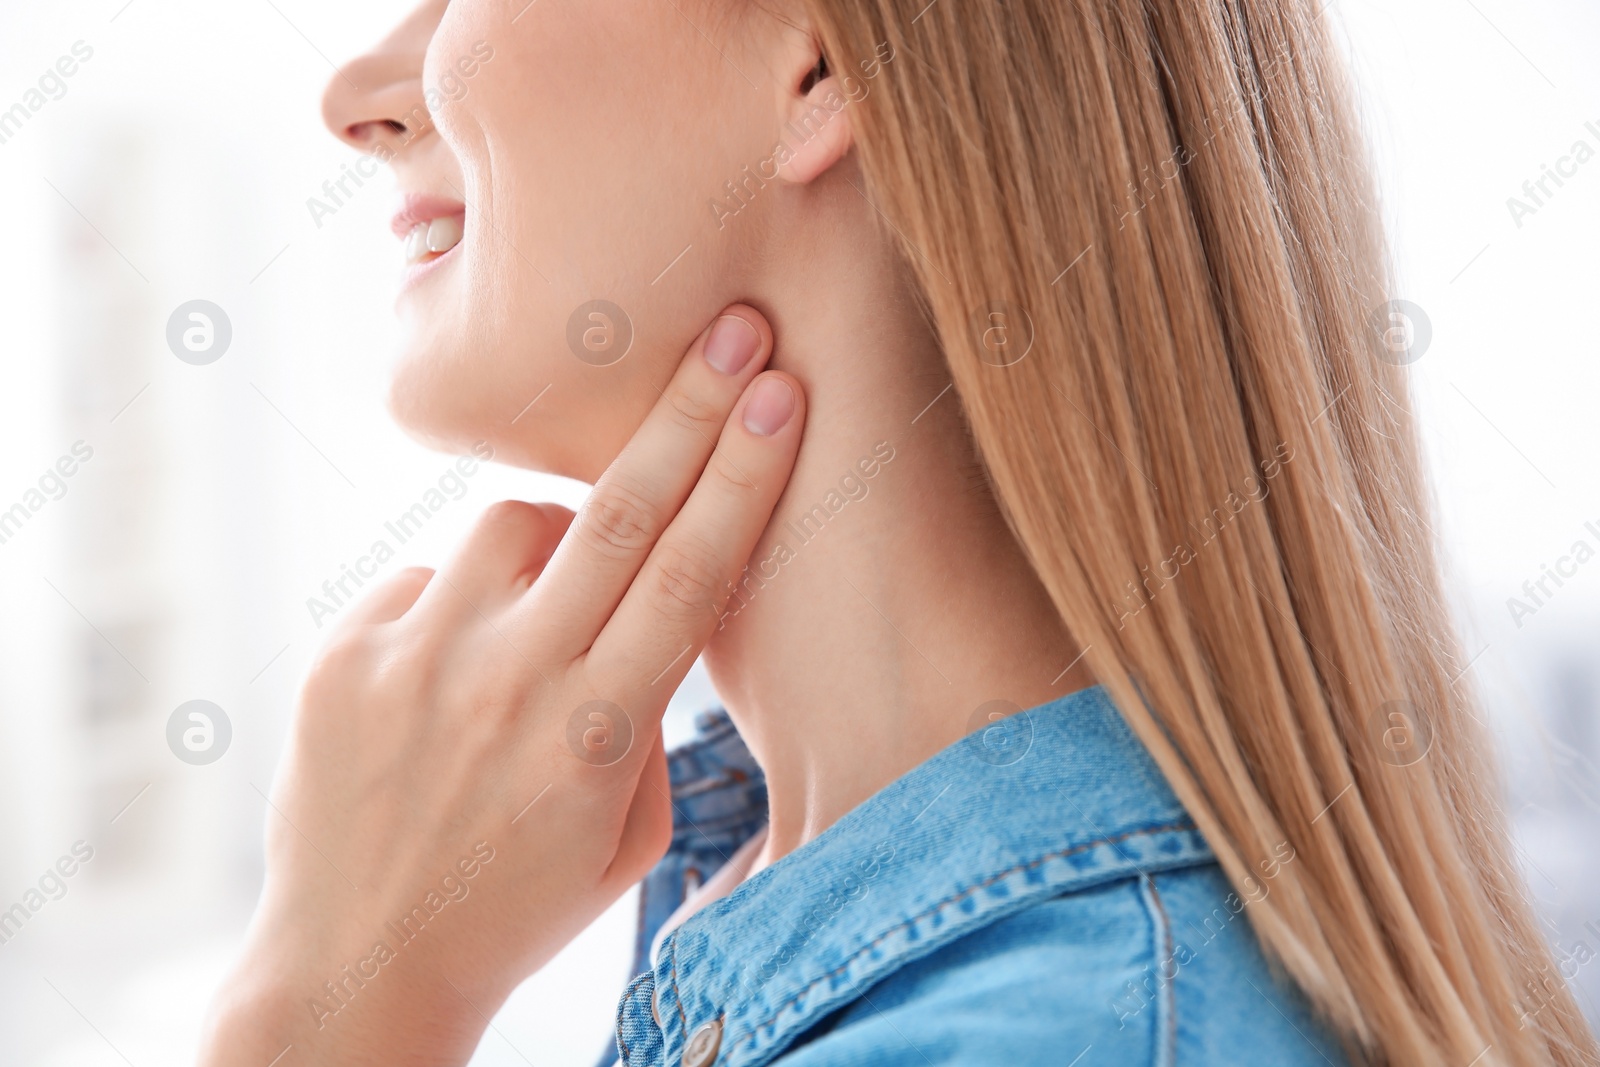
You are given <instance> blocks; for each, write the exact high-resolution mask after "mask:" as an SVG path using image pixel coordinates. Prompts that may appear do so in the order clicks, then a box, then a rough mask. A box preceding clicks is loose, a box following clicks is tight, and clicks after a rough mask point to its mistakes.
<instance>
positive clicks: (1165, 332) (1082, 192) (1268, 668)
mask: <svg viewBox="0 0 1600 1067" xmlns="http://www.w3.org/2000/svg"><path fill="white" fill-rule="evenodd" d="M810 5H811V9H812V13H813V17H814V18H815V20H816V24H817V33H818V35H819V37H820V38H821V42H822V47H823V50H824V54H825V55H826V56H827V57H828V60H829V63H830V66H831V67H832V69H834V70H838V71H853V70H856V69H867V67H866V66H861V64H870V63H871V62H872V61H873V60H874V57H876V58H877V59H879V60H882V59H883V58H884V55H885V46H887V47H888V48H892V49H893V52H892V53H889V54H892V56H893V60H892V63H890V64H888V65H887V66H886V68H885V69H886V71H887V72H888V76H886V77H878V78H876V80H875V82H874V84H873V86H872V92H871V93H870V95H868V96H866V97H864V98H863V99H861V101H860V102H859V103H857V104H854V105H852V111H851V121H852V123H853V127H854V129H855V131H856V144H857V148H856V151H857V153H858V158H859V161H860V165H861V167H862V169H863V173H864V178H865V181H866V189H865V192H866V193H867V195H868V196H869V197H870V198H871V199H872V201H873V203H874V204H875V205H876V206H877V208H878V209H879V210H880V211H881V212H882V214H883V215H884V217H885V218H887V219H888V220H889V222H890V223H891V224H892V226H893V229H894V230H895V232H896V234H897V235H898V239H900V240H902V241H903V243H904V252H905V256H906V259H907V260H908V262H909V263H910V265H911V267H912V269H913V270H914V271H915V272H916V277H917V279H918V282H919V285H920V288H921V293H922V297H923V298H924V300H925V304H926V308H927V312H928V315H929V317H930V319H931V321H932V322H933V324H934V326H935V328H936V330H937V332H938V335H939V337H940V339H941V342H942V344H943V347H944V350H945V354H946V358H947V360H948V363H949V367H950V371H951V374H952V375H953V377H954V381H955V386H956V389H957V391H958V393H959V395H960V398H961V402H962V405H963V409H964V411H965V415H966V418H967V420H968V422H969V424H970V428H971V432H972V434H973V436H974V438H975V440H976V442H977V445H978V448H979V451H980V453H981V455H982V458H983V462H984V465H985V468H986V471H987V474H988V477H989V479H990V481H991V483H992V485H993V488H994V491H995V493H996V496H997V497H998V499H999V502H1000V505H1001V508H1002V509H1003V511H1004V513H1005V515H1006V517H1007V521H1008V522H1009V523H1010V525H1011V527H1012V529H1013V530H1014V532H1015V534H1016V536H1017V537H1018V539H1019V540H1020V542H1021V544H1022V546H1023V547H1024V549H1025V551H1026V552H1027V553H1028V556H1029V558H1030V559H1031V561H1032V564H1033V567H1034V568H1035V570H1036V571H1037V573H1038V575H1039V577H1040V579H1041V580H1042V581H1043V583H1044V585H1045V587H1046V588H1047V589H1048V590H1049V592H1050V595H1051V597H1052V598H1053V600H1054V603H1055V605H1056V608H1057V609H1058V610H1059V612H1060V614H1061V617H1062V619H1063V620H1064V622H1065V624H1066V625H1067V627H1068V628H1069V630H1070V632H1071V633H1072V634H1073V636H1074V638H1075V639H1076V640H1077V642H1078V643H1079V648H1080V649H1087V652H1086V653H1085V662H1086V663H1087V664H1088V665H1089V667H1090V669H1091V670H1092V671H1093V673H1094V674H1095V676H1096V678H1097V679H1098V680H1099V681H1100V682H1101V683H1102V684H1103V685H1104V686H1105V687H1106V688H1107V690H1108V691H1109V692H1110V694H1111V695H1112V697H1113V698H1114V700H1115V701H1116V703H1117V705H1118V707H1119V708H1120V710H1121V711H1122V714H1123V715H1124V717H1125V718H1126V719H1127V721H1128V723H1129V724H1130V725H1131V727H1132V728H1133V729H1134V730H1135V731H1136V733H1137V734H1138V736H1139V737H1140V738H1141V739H1142V741H1143V742H1144V744H1145V745H1146V746H1147V747H1148V748H1149V749H1150V751H1151V752H1152V754H1153V755H1154V757H1155V759H1156V761H1157V762H1158V764H1159V765H1160V766H1161V768H1162V770H1163V771H1164V773H1165V774H1166V776H1167V778H1168V779H1169V781H1170V782H1171V783H1172V785H1173V787H1174V789H1175V790H1176V792H1177V793H1178V795H1179V797H1180V798H1181V799H1182V801H1183V802H1184V804H1185V805H1186V806H1187V807H1188V809H1189V811H1190V812H1191V814H1192V815H1193V817H1194V818H1195V820H1196V822H1197V823H1198V825H1199V826H1200V828H1201V830H1202V832H1203V833H1204V834H1205V836H1206V837H1207V839H1208V840H1209V841H1210V842H1211V845H1212V847H1213V849H1214V851H1215V852H1216V854H1217V856H1218V858H1219V860H1220V862H1221V864H1222V866H1223V867H1224V868H1225V870H1226V872H1227V874H1228V876H1229V878H1230V879H1231V881H1232V882H1233V884H1234V886H1235V887H1236V888H1237V889H1238V891H1239V893H1240V894H1241V896H1244V897H1245V898H1246V899H1248V900H1251V901H1253V903H1252V904H1251V905H1250V906H1249V907H1248V908H1247V909H1246V911H1247V914H1248V915H1249V917H1250V919H1251V922H1252V923H1253V928H1254V930H1255V931H1256V933H1257V935H1258V937H1259V938H1260V940H1261V942H1262V943H1263V945H1264V946H1265V948H1266V949H1267V951H1268V952H1269V954H1270V956H1271V957H1272V958H1274V959H1275V960H1276V961H1278V963H1279V964H1281V965H1282V967H1284V968H1285V969H1287V971H1288V972H1289V974H1290V975H1292V977H1293V979H1294V980H1295V981H1296V982H1298V983H1299V985H1300V986H1301V987H1302V988H1303V989H1304V990H1305V992H1306V993H1307V995H1308V996H1309V998H1310V1000H1311V1001H1312V1002H1313V1004H1314V1006H1315V1007H1316V1008H1317V1009H1318V1010H1319V1011H1320V1013H1321V1014H1323V1015H1324V1016H1325V1017H1326V1018H1327V1019H1328V1020H1329V1021H1330V1022H1331V1023H1332V1024H1333V1025H1334V1026H1335V1028H1336V1029H1337V1031H1338V1032H1339V1033H1341V1034H1342V1035H1343V1036H1344V1039H1345V1041H1346V1042H1347V1045H1348V1047H1349V1049H1350V1051H1351V1054H1352V1056H1353V1057H1354V1058H1355V1059H1357V1060H1358V1061H1365V1062H1373V1063H1390V1064H1404V1065H1407V1067H1409V1065H1413V1064H1435V1063H1439V1064H1452V1065H1455V1067H1466V1065H1467V1064H1469V1063H1470V1064H1475V1065H1477V1067H1486V1065H1489V1064H1518V1065H1522V1064H1594V1063H1596V1062H1600V1056H1597V1049H1596V1044H1595V1041H1594V1038H1593V1036H1592V1035H1591V1034H1590V1032H1589V1030H1588V1029H1587V1027H1586V1026H1585V1024H1584V1021H1583V1019H1582V1016H1581V1015H1580V1013H1579V1011H1578V1009H1577V1006H1576V1004H1575V1002H1574V1000H1573V998H1572V997H1571V995H1570V993H1569V991H1568V990H1567V988H1566V987H1565V985H1564V983H1563V982H1562V981H1561V980H1560V978H1559V976H1558V972H1557V970H1556V968H1555V966H1554V962H1553V959H1552V956H1551V953H1550V950H1549V947H1548V945H1547V944H1546V943H1545V941H1544V939H1543V937H1542V936H1541V934H1540V931H1539V928H1538V926H1537V924H1536V922H1535V921H1534V918H1533V909H1532V907H1531V905H1530V903H1529V901H1528V899H1527V892H1526V888H1525V886H1524V885H1523V884H1522V882H1521V880H1520V878H1519V876H1518V874H1517V872H1516V870H1515V868H1514V866H1513V864H1512V862H1511V859H1510V845H1509V841H1508V835H1507V829H1506V824H1505V819H1504V816H1503V813H1502V811H1501V810H1500V807H1499V804H1498V799H1497V795H1496V794H1497V789H1498V780H1497V778H1496V776H1495V773H1494V770H1493V767H1492V763H1491V761H1490V759H1489V758H1488V755H1487V750H1486V744H1487V738H1486V736H1485V734H1484V732H1483V731H1482V730H1480V728H1479V725H1478V717H1477V715H1476V713H1475V704H1474V701H1475V698H1474V696H1473V695H1472V692H1471V684H1470V679H1469V677H1468V676H1466V675H1465V673H1464V672H1465V670H1466V667H1467V666H1468V665H1467V664H1466V663H1465V662H1464V660H1463V657H1462V656H1461V653H1460V648H1459V645H1458V642H1457V639H1456V637H1455V635H1454V632H1453V628H1452V624H1451V622H1450V617H1449V613H1448V610H1447V607H1446V603H1445V599H1444V596H1443V595H1442V592H1441V581H1440V577H1439V570H1438V563H1437V560H1436V558H1435V546H1434V535H1433V531H1432V528H1431V527H1430V525H1429V522H1428V511H1429V500H1428V496H1427V489H1426V484H1425V482H1424V479H1423V477H1422V474H1421V467H1420V463H1419V449H1418V446H1417V443H1416V439H1415V434H1414V430H1413V425H1412V417H1411V413H1410V410H1409V402H1408V395H1407V383H1406V379H1405V373H1404V370H1403V368H1402V367H1400V366H1398V365H1397V363H1398V362H1400V358H1399V357H1397V356H1396V355H1395V354H1394V349H1393V347H1392V346H1390V345H1389V344H1388V343H1387V342H1386V340H1385V339H1383V338H1380V336H1379V334H1378V331H1377V330H1376V329H1375V328H1374V326H1373V321H1374V316H1375V315H1376V316H1377V317H1378V318H1379V319H1380V320H1383V321H1387V320H1386V319H1384V316H1383V314H1382V307H1383V305H1384V304H1385V303H1386V301H1387V300H1388V299H1389V298H1390V296H1391V295H1392V294H1391V293H1390V291H1389V277H1388V266H1387V263H1388V258H1387V252H1386V249H1385V245H1384V240H1383V235H1382V233H1381V228H1380V226H1379V224H1378V222H1377V212H1376V210H1375V207H1376V205H1375V193H1374V191H1373V181H1372V178H1371V174H1370V170H1369V167H1368V165H1367V162H1366V160H1365V158H1364V149H1363V145H1362V143H1361V139H1360V137H1359V136H1358V132H1357V127H1356V124H1355V122H1354V118H1353V106H1352V102H1351V97H1350V94H1349V91H1348V88H1347V83H1346V79H1345V75H1344V71H1343V69H1342V64H1341V62H1340V60H1339V57H1338V55H1337V53H1336V51H1335V48H1334V46H1333V44H1332V42H1331V40H1330V36H1329V33H1328V30H1327V27H1326V26H1325V25H1324V23H1323V20H1322V19H1321V17H1320V9H1321V8H1322V7H1324V6H1326V5H1325V4H1323V3H1322V2H1321V0H942V2H935V3H931V4H930V3H928V2H927V0H810ZM997 331H999V332H997ZM1002 340H1003V343H996V342H997V341H1002ZM1030 346H1031V347H1030ZM1072 651H1076V650H1072Z"/></svg>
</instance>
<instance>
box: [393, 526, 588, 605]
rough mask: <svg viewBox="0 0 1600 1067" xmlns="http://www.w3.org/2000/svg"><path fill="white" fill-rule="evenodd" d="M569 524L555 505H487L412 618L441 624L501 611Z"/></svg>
mask: <svg viewBox="0 0 1600 1067" xmlns="http://www.w3.org/2000/svg"><path fill="white" fill-rule="evenodd" d="M571 521H572V512H570V511H568V510H567V509H566V508H563V507H559V506H558V505H555V504H530V503H527V502H525V501H521V500H501V501H499V502H497V503H494V504H490V505H489V506H488V507H487V508H485V509H484V510H483V514H482V515H480V516H478V521H477V523H476V524H475V525H474V526H473V528H472V532H471V533H469V534H468V535H467V538H466V540H465V541H463V542H462V543H461V545H460V546H459V547H458V548H457V549H456V551H455V554H454V555H453V556H451V558H450V560H449V562H448V563H446V564H445V565H444V566H443V567H441V568H440V569H439V573H438V574H437V575H435V577H434V580H433V581H431V582H429V583H428V587H427V588H426V589H424V590H423V591H422V596H421V597H420V598H419V599H418V601H417V604H416V607H415V609H413V611H412V614H416V615H419V616H421V617H423V618H433V619H435V620H438V621H441V622H443V621H445V620H449V619H456V618H461V617H464V616H474V615H483V616H485V617H489V616H494V615H496V614H499V613H501V612H503V611H504V610H505V609H506V608H507V607H508V606H509V605H511V604H513V603H515V602H516V601H517V599H518V598H519V597H521V596H522V594H523V593H524V592H526V591H527V589H528V587H529V586H530V585H532V584H533V582H534V579H536V578H537V577H538V576H539V574H540V572H541V571H543V570H544V567H545V564H546V563H548V562H549V560H550V554H551V553H552V552H554V551H555V547H556V545H557V544H558V543H559V542H560V540H561V535H562V534H564V533H565V532H566V530H567V524H568V523H570V522H571Z"/></svg>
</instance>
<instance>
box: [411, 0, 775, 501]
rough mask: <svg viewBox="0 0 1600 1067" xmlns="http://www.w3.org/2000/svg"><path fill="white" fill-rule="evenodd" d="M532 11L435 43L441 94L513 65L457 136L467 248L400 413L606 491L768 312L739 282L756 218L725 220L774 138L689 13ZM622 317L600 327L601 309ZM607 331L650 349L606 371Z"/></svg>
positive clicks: (467, 113)
mask: <svg viewBox="0 0 1600 1067" xmlns="http://www.w3.org/2000/svg"><path fill="white" fill-rule="evenodd" d="M525 4H526V0H511V2H510V3H500V2H499V0H456V3H454V4H452V6H451V7H450V9H449V11H448V12H447V14H446V15H445V18H444V20H443V22H442V23H441V25H440V28H439V31H438V33H437V34H436V35H435V37H434V40H433V43H432V44H431V45H430V48H429V56H428V65H427V71H426V72H425V78H427V79H429V80H430V81H429V83H430V84H433V79H436V77H437V75H436V74H435V73H434V72H435V71H436V70H440V71H442V70H443V69H444V68H445V67H447V66H448V65H449V64H450V63H452V62H453V60H454V58H455V57H456V56H457V55H459V54H467V53H469V52H470V51H471V49H472V48H473V47H474V45H475V44H477V43H478V42H486V44H485V45H484V47H485V48H488V49H492V52H493V55H492V58H491V59H489V60H488V61H487V62H485V63H482V64H481V65H480V67H479V70H478V72H477V73H476V74H475V75H474V76H473V77H472V78H471V79H468V80H467V82H466V91H465V92H464V93H463V94H462V95H461V96H460V98H459V99H457V100H454V101H451V102H449V103H446V104H445V105H444V106H443V107H442V108H441V109H440V113H439V115H438V116H437V121H438V128H439V131H440V134H441V136H442V138H443V140H444V142H445V143H447V144H448V145H449V147H450V148H451V149H452V150H453V152H454V154H455V156H456V157H457V162H458V164H459V167H460V173H461V184H462V194H463V199H465V200H466V201H467V202H468V208H467V235H468V236H467V239H466V240H465V241H464V242H463V249H462V251H463V252H464V253H465V254H464V255H463V256H462V257H461V260H460V262H459V263H458V264H456V265H455V266H456V271H455V276H453V277H451V278H450V279H449V283H450V284H449V285H447V286H443V287H440V291H439V293H438V294H437V295H438V299H437V300H436V301H434V304H435V306H434V307H432V308H430V309H428V310H429V311H430V312H435V313H436V314H429V315H426V316H422V317H425V318H428V319H430V320H431V321H432V323H433V324H435V328H434V329H433V335H432V336H431V337H429V338H428V339H427V340H426V341H425V342H424V343H423V344H422V345H421V346H420V349H419V350H420V351H422V352H424V353H425V355H423V356H421V357H419V358H416V359H412V360H410V361H407V362H406V363H404V364H402V366H400V367H399V368H398V372H397V374H396V378H395V383H394V387H393V389H392V391H391V398H390V403H391V408H392V409H393V410H394V412H395V415H396V417H397V418H399V419H400V420H401V421H402V423H403V424H404V425H406V426H407V427H408V429H410V430H411V431H412V432H413V433H414V434H416V435H418V436H419V437H423V438H425V439H428V440H438V439H439V438H441V437H448V438H449V439H450V440H451V441H452V443H455V442H461V441H467V442H470V441H473V440H478V439H480V438H487V439H489V440H491V441H493V442H494V443H495V445H496V457H497V458H499V459H503V460H505V461H506V462H510V463H515V464H519V465H523V466H530V467H536V468H538V469H542V470H548V471H551V472H553V473H559V474H565V475H568V476H572V477H578V478H582V479H584V480H592V478H593V476H595V475H596V474H598V473H599V471H600V470H602V469H603V468H604V466H605V464H607V463H609V461H610V459H612V458H613V457H614V456H615V454H616V452H617V451H618V450H619V449H620V447H621V446H622V444H624V443H625V442H626V439H627V437H628V436H629V435H630V434H631V432H632V430H633V429H635V428H636V427H637V425H638V423H639V421H640V420H641V419H642V418H643V417H644V415H645V413H646V412H648V410H649V408H650V406H651V405H652V404H653V403H654V402H655V400H656V398H657V397H658V390H659V388H661V387H662V386H664V385H665V383H666V381H667V380H668V378H670V377H671V374H672V372H673V370H674V369H675V368H676V366H677V364H678V362H679V361H680V359H681V358H682V355H683V352H684V351H685V349H686V348H687V346H688V345H689V344H690V343H691V342H692V341H693V339H694V338H695V337H696V336H697V335H698V334H699V332H700V331H701V330H702V329H703V328H704V326H705V325H706V324H707V323H708V322H710V321H711V320H712V318H714V317H715V315H716V313H717V312H718V311H719V310H721V308H722V307H724V306H726V305H727V304H728V303H731V302H732V301H733V300H735V299H739V298H741V297H745V296H748V295H749V294H747V293H744V292H742V291H741V278H740V277H739V272H738V270H737V269H736V264H737V263H738V262H740V260H741V258H742V253H741V245H740V243H739V242H740V241H743V240H749V239H750V236H749V235H753V234H754V233H756V232H759V227H758V225H757V220H756V219H754V218H751V217H749V216H748V215H744V214H741V217H740V219H739V220H738V221H739V222H740V223H741V227H740V229H739V231H738V232H734V231H733V230H732V228H729V229H724V228H722V227H719V225H718V213H717V212H716V211H714V210H713V208H712V204H713V202H714V201H715V200H717V199H718V198H720V197H723V196H725V195H726V194H725V190H724V188H723V186H724V183H725V182H727V181H730V180H734V179H737V178H739V176H740V171H741V168H743V167H744V166H745V165H747V164H748V165H751V166H753V165H754V164H755V163H757V162H758V161H759V160H760V159H761V158H763V157H764V156H765V155H767V154H769V153H770V151H771V148H772V144H771V143H770V142H771V141H772V139H773V137H774V132H773V127H775V126H776V123H775V121H774V120H773V118H772V116H771V115H770V114H768V113H766V112H764V111H763V110H762V106H763V105H762V102H765V106H766V107H767V108H768V109H769V110H770V94H765V93H760V92H758V91H756V90H754V89H752V88H751V87H750V85H749V84H748V83H747V82H745V81H744V80H743V79H742V77H741V76H740V75H739V73H738V72H737V71H736V69H735V68H733V67H732V66H731V64H728V63H724V62H722V61H721V60H720V59H719V58H718V56H717V52H716V51H715V50H714V49H713V48H712V47H711V46H710V45H709V44H707V42H706V41H705V40H704V39H703V38H701V37H700V36H699V34H698V33H697V32H696V31H695V30H694V28H693V27H692V26H689V25H687V24H686V23H685V21H684V19H683V18H682V17H681V16H680V15H678V14H677V12H676V11H675V10H674V8H673V6H672V5H670V4H644V5H640V4H637V3H634V2H632V0H630V2H627V3H621V2H604V0H591V2H589V3H585V4H572V3H551V2H545V3H538V4H535V5H533V6H530V7H526V8H525V9H524V5H525ZM519 11H520V12H521V13H520V15H519V14H518V12H519ZM513 16H516V17H517V21H516V23H515V24H512V23H511V22H510V20H511V18H512V17H513ZM481 50H482V49H481V48H480V51H481ZM708 56H709V62H708V59H707V57H708ZM761 195H765V196H769V197H770V196H774V195H775V193H774V192H773V190H772V189H771V188H770V187H769V188H768V189H767V190H763V192H762V194H761ZM757 206H758V207H759V206H761V205H759V204H758V205H757ZM752 214H753V213H752ZM745 223H748V225H743V224H745ZM602 300H603V301H605V302H607V304H608V305H609V306H610V307H611V308H612V309H614V310H613V311H611V312H609V314H610V321H609V322H599V323H597V322H595V321H593V320H592V319H591V318H590V317H589V316H586V315H585V314H584V313H583V311H584V309H585V308H589V307H591V306H592V305H594V303H595V302H596V301H602ZM607 328H609V329H612V330H614V331H617V332H619V333H620V332H626V333H628V334H631V342H630V343H629V345H628V347H627V351H626V355H624V356H622V357H621V359H620V362H618V363H615V364H613V365H610V366H598V365H597V364H598V363H602V362H605V360H604V359H603V358H601V359H594V358H589V357H588V356H587V355H586V353H585V348H586V345H585V343H584V341H583V338H585V337H591V338H595V339H598V340H600V341H601V343H602V345H603V344H604V339H603V337H602V336H601V333H600V332H597V331H604V330H605V329H607ZM574 335H576V339H575V336H574ZM535 397H539V399H537V401H534V398H535ZM530 401H534V402H533V405H532V407H526V405H528V404H529V402H530Z"/></svg>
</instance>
